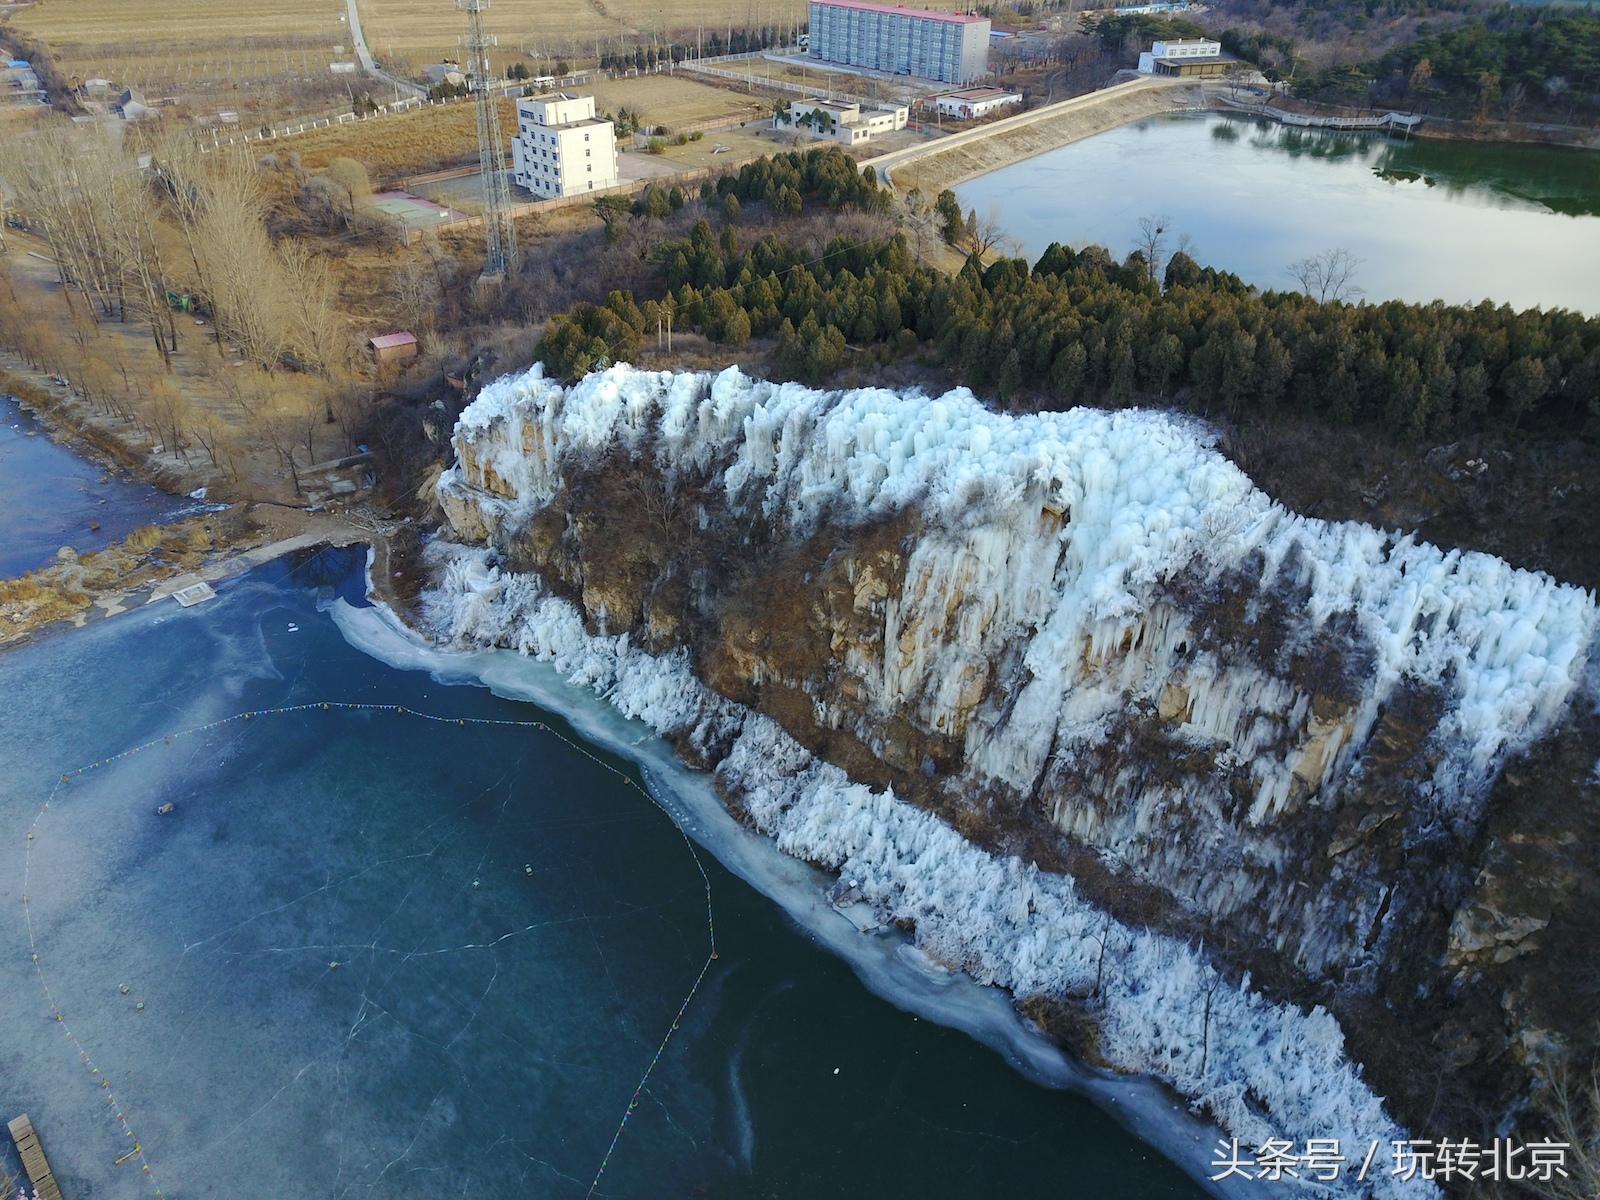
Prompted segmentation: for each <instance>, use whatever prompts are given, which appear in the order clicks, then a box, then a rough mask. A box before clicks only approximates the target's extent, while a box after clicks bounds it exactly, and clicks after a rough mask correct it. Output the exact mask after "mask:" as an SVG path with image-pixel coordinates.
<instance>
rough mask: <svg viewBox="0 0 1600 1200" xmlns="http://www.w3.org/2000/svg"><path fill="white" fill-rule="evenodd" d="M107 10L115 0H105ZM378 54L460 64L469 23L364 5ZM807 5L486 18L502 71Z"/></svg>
mask: <svg viewBox="0 0 1600 1200" xmlns="http://www.w3.org/2000/svg"><path fill="white" fill-rule="evenodd" d="M107 2H109V0H107ZM359 2H360V5H361V25H362V28H363V29H364V30H365V31H366V35H367V43H368V45H369V46H371V48H372V52H373V53H374V54H375V55H377V56H378V57H379V58H380V59H384V60H386V61H388V62H390V63H392V64H393V65H395V66H396V67H404V66H411V67H413V68H416V67H421V66H422V65H423V64H425V63H430V62H437V61H438V60H439V59H440V58H441V57H444V56H450V57H456V56H457V55H458V53H459V46H460V43H459V40H458V39H459V37H460V34H461V31H462V28H463V21H464V18H463V17H462V16H461V14H460V13H459V12H457V11H456V9H455V6H454V5H453V4H449V3H441V2H440V0H359ZM806 13H807V4H806V0H762V2H761V3H756V2H755V0H495V2H494V4H493V5H492V6H491V7H490V9H489V11H488V12H486V13H485V14H484V24H485V27H486V28H487V29H488V31H489V32H490V33H493V34H496V35H498V36H499V38H500V50H499V52H498V53H497V55H496V65H497V66H498V67H500V68H501V69H503V68H504V66H505V65H507V64H509V63H511V62H515V61H518V60H519V59H524V60H525V59H526V58H527V56H528V55H529V53H533V54H536V55H541V56H546V57H550V58H569V59H593V58H594V57H595V55H596V53H597V52H598V51H600V50H605V49H614V48H616V47H617V46H619V45H621V44H626V45H629V46H632V45H636V44H638V40H639V37H640V36H641V35H642V36H644V37H645V38H646V39H648V38H649V37H650V36H651V35H655V36H656V37H658V38H663V39H664V38H666V37H667V36H668V35H676V36H677V37H678V39H679V40H680V41H688V40H693V38H694V35H695V31H696V30H697V29H699V28H701V27H704V28H705V29H706V30H707V31H710V30H713V29H721V30H723V31H724V32H726V30H727V29H728V28H729V27H730V26H731V27H732V28H735V29H739V28H751V27H756V26H762V25H769V26H779V27H783V26H790V25H793V24H794V22H796V21H804V20H805V19H806Z"/></svg>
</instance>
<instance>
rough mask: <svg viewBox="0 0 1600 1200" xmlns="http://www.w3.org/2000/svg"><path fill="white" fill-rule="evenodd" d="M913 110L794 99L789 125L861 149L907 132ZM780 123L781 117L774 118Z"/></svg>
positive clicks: (791, 104) (812, 99) (790, 108)
mask: <svg viewBox="0 0 1600 1200" xmlns="http://www.w3.org/2000/svg"><path fill="white" fill-rule="evenodd" d="M910 118H911V111H910V110H909V109H907V108H906V107H905V106H904V105H900V106H897V107H894V108H869V109H866V110H863V109H862V107H861V105H859V104H846V103H844V102H843V101H841V100H822V99H818V98H815V97H813V98H811V99H808V100H792V101H790V103H789V121H788V123H789V125H790V126H792V127H794V128H796V129H807V128H809V129H810V130H811V131H812V132H814V133H815V134H816V135H817V136H818V137H826V138H832V139H833V140H834V141H836V142H839V143H841V144H843V145H846V146H859V145H861V144H862V143H863V142H870V141H871V140H872V139H873V138H875V137H882V136H883V135H884V134H886V133H893V132H894V131H895V130H897V129H904V128H905V127H906V122H907V121H909V120H910ZM773 123H774V125H776V124H777V123H778V118H777V117H774V118H773Z"/></svg>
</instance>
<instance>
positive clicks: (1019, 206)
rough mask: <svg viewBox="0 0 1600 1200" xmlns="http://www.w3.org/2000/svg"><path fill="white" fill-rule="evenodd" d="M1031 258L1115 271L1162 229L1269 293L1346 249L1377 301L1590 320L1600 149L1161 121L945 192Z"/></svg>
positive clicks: (1235, 120) (1170, 239) (1597, 246)
mask: <svg viewBox="0 0 1600 1200" xmlns="http://www.w3.org/2000/svg"><path fill="white" fill-rule="evenodd" d="M955 191H956V195H957V196H958V197H959V198H960V201H961V205H962V207H963V208H964V209H965V208H975V209H976V210H977V211H978V212H979V213H980V214H988V213H993V214H994V215H996V216H997V217H998V218H999V219H1000V222H1001V224H1002V226H1003V227H1004V229H1005V231H1006V232H1007V233H1008V234H1010V235H1011V236H1012V237H1013V238H1015V239H1016V240H1017V241H1018V242H1019V243H1020V244H1021V246H1022V248H1023V252H1024V253H1025V254H1026V255H1027V257H1028V258H1029V259H1030V260H1032V259H1035V258H1037V257H1038V255H1039V254H1040V252H1042V251H1043V250H1044V248H1045V247H1046V246H1048V245H1049V244H1050V243H1051V242H1056V241H1059V242H1063V243H1066V244H1069V245H1073V246H1082V245H1085V244H1099V245H1103V246H1105V247H1107V248H1108V249H1109V250H1110V251H1111V252H1112V254H1113V255H1114V256H1115V257H1116V258H1117V259H1118V260H1120V259H1122V258H1123V257H1124V256H1125V255H1126V254H1127V253H1128V252H1129V251H1131V250H1132V249H1133V248H1134V245H1135V240H1136V238H1137V236H1138V230H1139V220H1140V218H1141V217H1145V216H1164V217H1167V218H1170V222H1169V224H1168V234H1167V249H1168V250H1169V251H1170V250H1171V249H1173V248H1175V247H1176V245H1177V240H1178V238H1179V237H1180V236H1185V235H1186V236H1187V237H1188V238H1189V239H1190V240H1191V241H1192V243H1193V245H1192V249H1191V250H1190V254H1191V255H1192V256H1193V257H1194V258H1195V259H1197V260H1198V261H1199V262H1200V263H1202V264H1203V265H1207V266H1214V267H1217V268H1219V269H1223V270H1228V271H1233V272H1235V273H1236V274H1238V275H1241V276H1243V277H1244V279H1245V280H1246V281H1248V282H1250V283H1252V284H1255V285H1257V286H1259V287H1261V288H1263V289H1268V288H1277V289H1284V288H1291V287H1294V286H1296V284H1295V282H1294V279H1293V277H1292V276H1291V275H1290V273H1289V270H1288V268H1289V266H1290V264H1291V263H1294V262H1297V261H1299V260H1301V259H1304V258H1307V257H1308V256H1310V255H1314V254H1317V253H1319V252H1322V251H1324V250H1329V249H1334V248H1344V249H1348V250H1350V251H1351V252H1352V253H1353V254H1355V255H1356V256H1357V257H1358V258H1359V259H1361V260H1362V261H1361V264H1360V266H1359V269H1358V271H1357V276H1356V282H1357V283H1358V285H1359V286H1360V287H1362V288H1363V289H1364V291H1365V296H1364V298H1365V299H1367V300H1372V301H1381V300H1391V299H1399V300H1410V301H1416V302H1423V303H1425V302H1427V301H1430V300H1434V299H1443V300H1446V301H1449V302H1451V303H1465V304H1475V303H1477V302H1478V301H1480V300H1483V299H1485V298H1488V299H1492V300H1493V301H1495V302H1496V303H1506V304H1510V305H1512V306H1513V307H1515V308H1531V307H1534V306H1540V307H1544V308H1556V307H1564V308H1571V309H1575V310H1578V311H1580V312H1583V313H1587V314H1589V315H1595V314H1600V273H1597V272H1596V271H1595V264H1596V263H1597V262H1600V154H1596V153H1594V152H1592V151H1581V150H1567V149H1562V148H1556V147H1543V146H1526V145H1507V144H1497V143H1485V142H1455V141H1432V140H1427V139H1412V140H1411V141H1409V142H1404V141H1399V140H1395V139H1391V138H1387V137H1383V136H1379V135H1373V134H1348V133H1335V132H1328V131H1320V130H1305V129H1291V128H1288V127H1285V126H1281V125H1277V124H1272V123H1268V122H1265V121H1260V120H1257V119H1255V118H1245V117H1234V116H1224V115H1220V114H1215V113H1206V114H1197V115H1190V116H1167V117H1158V118H1153V119H1150V120H1146V121H1141V122H1138V123H1137V124H1133V125H1128V126H1125V127H1123V128H1121V129H1116V130H1113V131H1111V132H1109V133H1104V134H1101V135H1099V136H1097V137H1093V138H1089V139H1087V140H1085V141H1082V142H1078V143H1075V144H1073V145H1070V146H1063V147H1061V148H1060V149H1058V150H1053V151H1050V152H1048V153H1045V154H1041V155H1038V156H1037V157H1034V158H1031V159H1028V160H1026V161H1023V162H1019V163H1015V164H1013V165H1011V166H1009V167H1004V168H1002V169H1000V170H998V171H994V172H991V173H990V174H988V175H985V176H982V177H980V178H977V179H974V180H971V181H970V182H968V183H965V184H962V185H961V186H959V187H957V188H956V189H955Z"/></svg>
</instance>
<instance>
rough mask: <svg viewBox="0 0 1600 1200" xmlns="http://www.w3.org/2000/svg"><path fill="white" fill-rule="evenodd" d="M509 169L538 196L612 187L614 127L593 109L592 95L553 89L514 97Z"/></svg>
mask: <svg viewBox="0 0 1600 1200" xmlns="http://www.w3.org/2000/svg"><path fill="white" fill-rule="evenodd" d="M511 173H512V177H513V178H514V179H515V180H516V182H517V186H519V187H524V188H527V189H528V191H530V192H532V193H533V194H534V195H535V196H538V197H539V198H540V199H541V200H551V199H554V198H555V197H557V196H575V195H578V194H579V193H581V192H596V191H600V190H601V189H602V188H609V187H615V186H616V185H617V183H618V182H619V176H618V171H617V139H616V131H615V128H614V127H613V126H612V124H611V122H610V121H605V120H601V119H600V118H598V117H596V116H595V115H594V97H593V96H571V95H568V94H567V93H565V92H556V93H555V94H553V95H549V96H530V97H528V98H527V99H523V100H518V101H517V138H516V141H514V142H512V143H511Z"/></svg>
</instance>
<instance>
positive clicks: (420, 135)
mask: <svg viewBox="0 0 1600 1200" xmlns="http://www.w3.org/2000/svg"><path fill="white" fill-rule="evenodd" d="M516 126H517V117H516V108H515V106H514V104H513V102H512V101H510V100H501V101H500V128H501V131H502V133H503V134H504V136H506V137H507V138H509V137H510V136H511V135H512V134H513V133H515V132H516ZM263 153H272V154H296V155H299V157H300V162H301V165H302V166H306V167H310V168H313V169H316V168H320V167H325V166H327V165H328V164H329V163H330V162H332V161H333V160H334V159H336V158H353V159H355V160H356V161H357V162H360V163H364V164H365V165H366V168H367V170H368V172H369V173H370V174H371V175H372V178H373V182H375V183H385V182H392V181H393V180H395V179H397V178H399V177H401V176H403V175H416V174H421V173H422V172H425V171H437V170H442V169H443V168H445V167H454V166H460V165H462V164H463V163H467V162H476V161H477V158H478V119H477V113H476V110H475V109H474V107H473V106H472V105H471V104H446V105H441V106H439V107H438V108H423V109H419V110H416V111H413V112H407V113H398V114H393V115H389V116H383V117H374V118H372V119H371V120H369V121H359V122H356V123H354V124H351V125H330V126H328V127H327V128H326V129H318V130H316V131H314V132H312V133H303V134H298V135H296V136H295V137H288V138H281V139H279V140H278V141H276V142H269V143H266V144H265V146H264V149H263Z"/></svg>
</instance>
